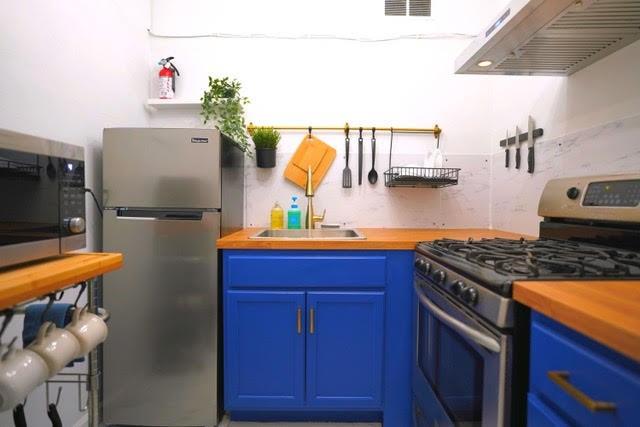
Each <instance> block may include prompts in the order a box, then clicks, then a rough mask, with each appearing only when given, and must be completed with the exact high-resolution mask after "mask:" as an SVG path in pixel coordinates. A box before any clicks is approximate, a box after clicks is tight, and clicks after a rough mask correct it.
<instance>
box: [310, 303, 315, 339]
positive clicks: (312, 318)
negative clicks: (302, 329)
mask: <svg viewBox="0 0 640 427" xmlns="http://www.w3.org/2000/svg"><path fill="white" fill-rule="evenodd" d="M315 331H316V312H315V310H314V309H313V308H310V309H309V333H310V334H313V333H315Z"/></svg>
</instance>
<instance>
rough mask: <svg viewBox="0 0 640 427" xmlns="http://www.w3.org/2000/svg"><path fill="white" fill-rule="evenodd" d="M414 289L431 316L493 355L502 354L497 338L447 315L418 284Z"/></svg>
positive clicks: (414, 285) (415, 284)
mask: <svg viewBox="0 0 640 427" xmlns="http://www.w3.org/2000/svg"><path fill="white" fill-rule="evenodd" d="M413 288H414V289H415V291H416V295H417V296H418V301H420V304H422V305H423V306H424V307H426V308H427V309H428V310H429V311H430V312H431V314H432V315H433V316H434V317H435V318H437V319H438V320H439V321H441V322H442V323H444V324H445V325H447V326H449V327H450V328H451V329H454V330H455V331H457V332H458V333H460V334H462V335H464V336H465V337H467V338H469V339H470V340H472V341H473V342H475V343H476V344H479V345H481V346H482V347H484V348H486V349H487V350H489V351H491V352H493V353H500V343H499V342H498V341H497V340H496V339H495V338H493V337H491V336H489V335H486V334H483V333H482V332H480V331H478V330H476V329H473V328H472V327H470V326H468V325H465V324H464V323H462V322H461V321H459V320H458V319H456V318H454V317H452V316H451V315H449V314H447V313H445V312H444V310H442V309H441V308H440V307H438V306H437V305H435V304H434V303H433V302H431V300H429V298H427V296H426V295H425V294H424V293H423V292H422V290H421V289H420V285H418V283H414V284H413Z"/></svg>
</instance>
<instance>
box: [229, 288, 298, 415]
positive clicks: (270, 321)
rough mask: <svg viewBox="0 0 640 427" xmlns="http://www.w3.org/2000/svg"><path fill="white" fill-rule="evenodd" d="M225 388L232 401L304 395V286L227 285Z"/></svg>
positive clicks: (275, 401)
mask: <svg viewBox="0 0 640 427" xmlns="http://www.w3.org/2000/svg"><path fill="white" fill-rule="evenodd" d="M226 299H227V312H226V325H227V326H228V327H227V328H226V330H225V335H226V340H225V341H226V343H227V346H228V347H227V352H228V353H227V354H228V357H227V365H226V369H225V370H226V372H227V373H228V375H226V376H225V379H226V383H225V390H226V394H227V396H228V399H229V403H230V404H231V405H232V406H243V405H246V406H251V407H255V408H258V407H265V408H271V407H274V406H275V407H280V408H287V407H299V406H302V404H303V401H304V375H305V373H304V346H305V337H304V320H303V317H304V316H303V313H304V307H305V295H304V292H256V291H228V292H227V295H226Z"/></svg>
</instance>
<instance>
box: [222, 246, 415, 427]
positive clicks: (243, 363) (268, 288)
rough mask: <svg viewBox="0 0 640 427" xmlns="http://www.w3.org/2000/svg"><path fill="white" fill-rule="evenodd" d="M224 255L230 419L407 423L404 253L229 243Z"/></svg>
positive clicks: (408, 260) (408, 296) (408, 261)
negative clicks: (263, 247) (233, 246)
mask: <svg viewBox="0 0 640 427" xmlns="http://www.w3.org/2000/svg"><path fill="white" fill-rule="evenodd" d="M222 262H223V268H222V271H223V294H222V295H223V313H224V319H223V323H224V337H223V344H224V404H225V410H226V411H227V412H229V414H230V416H231V419H234V420H254V421H284V420H292V421H296V420H302V421H304V420H309V421H313V420H321V421H382V422H383V424H384V425H385V427H409V426H411V424H412V420H411V351H412V350H411V349H412V340H411V318H412V316H411V302H412V297H413V291H412V281H413V252H412V251H380V250H371V251H356V250H345V251H336V250H297V251H296V250H252V249H249V250H244V249H243V250H240V249H230V250H223V251H222ZM299 308H302V316H301V317H300V320H299V321H298V313H299V311H298V310H299ZM299 325H300V326H301V330H302V332H301V333H299V332H298V331H299V330H300V329H298V326H299Z"/></svg>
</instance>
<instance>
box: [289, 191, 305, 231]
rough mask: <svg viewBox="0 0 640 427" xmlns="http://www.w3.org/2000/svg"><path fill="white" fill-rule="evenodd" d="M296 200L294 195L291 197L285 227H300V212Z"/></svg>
mask: <svg viewBox="0 0 640 427" xmlns="http://www.w3.org/2000/svg"><path fill="white" fill-rule="evenodd" d="M296 200H298V198H297V197H296V196H292V197H291V201H292V203H291V207H290V208H289V210H288V211H287V228H293V229H295V228H302V214H301V212H300V208H299V207H298V204H297V203H296Z"/></svg>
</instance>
